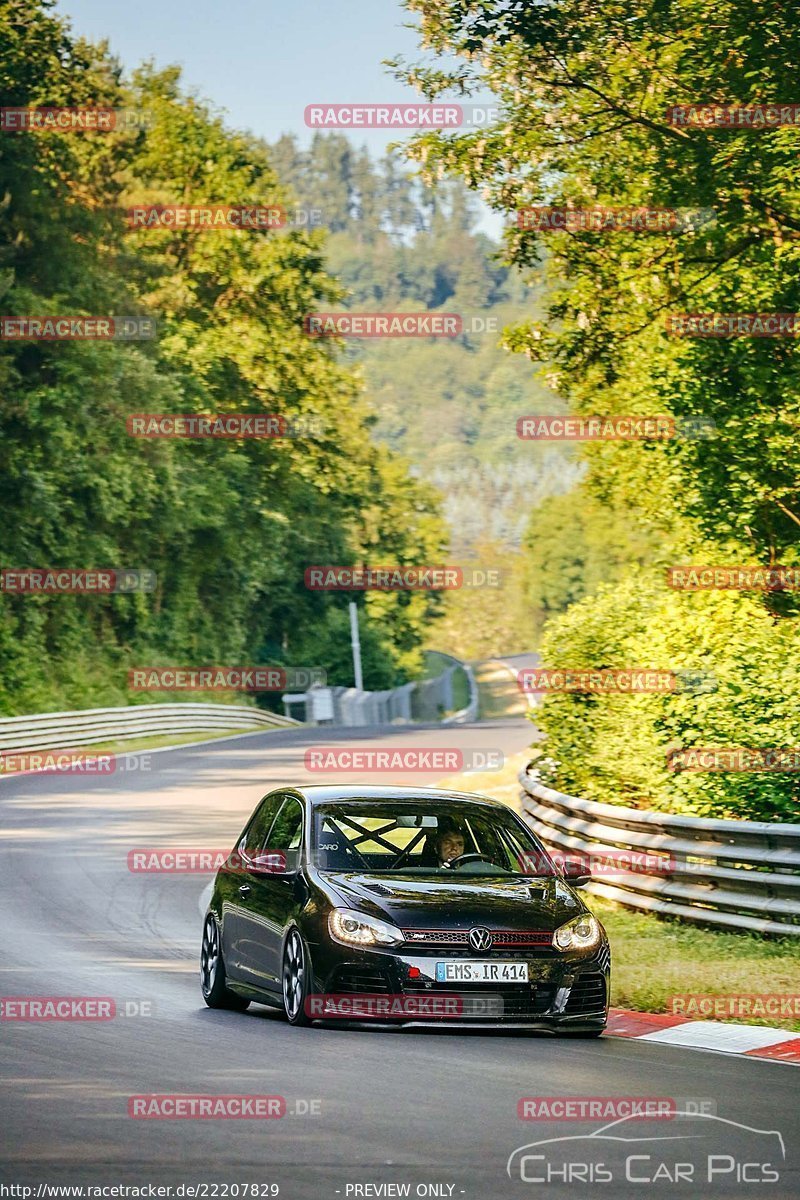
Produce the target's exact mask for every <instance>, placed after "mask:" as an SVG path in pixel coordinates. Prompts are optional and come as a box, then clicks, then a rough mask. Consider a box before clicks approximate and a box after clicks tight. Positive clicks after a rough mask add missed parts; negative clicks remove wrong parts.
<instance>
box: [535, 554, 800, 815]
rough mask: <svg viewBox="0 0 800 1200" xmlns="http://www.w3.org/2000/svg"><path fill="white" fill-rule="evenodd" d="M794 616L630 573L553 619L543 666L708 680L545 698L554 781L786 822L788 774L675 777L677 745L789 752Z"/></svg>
mask: <svg viewBox="0 0 800 1200" xmlns="http://www.w3.org/2000/svg"><path fill="white" fill-rule="evenodd" d="M797 651H798V644H797V631H796V628H795V625H794V622H792V621H786V620H781V619H780V618H775V617H773V616H772V615H771V614H770V613H768V612H766V611H765V609H764V607H763V605H762V604H760V603H759V602H758V601H757V600H754V599H751V598H748V597H745V596H740V595H736V594H728V593H722V594H720V593H715V592H707V593H704V594H701V595H692V594H685V593H679V592H672V591H669V590H668V589H667V587H666V584H665V582H664V579H663V576H661V577H660V578H656V577H654V576H653V574H652V573H649V572H646V571H631V572H629V574H628V577H627V578H626V579H625V580H624V581H619V582H617V583H616V584H614V585H611V584H605V585H601V586H600V587H599V588H598V590H597V592H596V594H595V595H594V596H591V597H587V598H586V599H584V600H581V601H579V602H578V603H576V604H573V605H572V606H571V607H570V608H569V609H568V611H567V612H566V613H564V614H563V615H561V616H559V617H556V618H554V619H553V620H551V621H550V623H549V625H548V627H547V630H546V633H545V636H544V638H543V640H542V645H541V655H542V663H543V665H545V666H548V667H552V668H567V667H568V668H571V669H578V668H589V669H597V668H616V667H618V668H629V667H637V668H653V669H656V670H660V671H673V672H675V671H683V670H693V671H701V672H706V673H708V683H707V685H704V687H705V686H710V685H713V690H708V691H706V690H698V689H692V690H690V689H687V690H679V691H675V692H667V693H663V692H652V693H646V694H643V693H640V694H627V695H610V694H605V695H593V694H590V693H555V692H554V693H551V694H549V695H547V696H545V698H544V700H543V702H542V703H541V704H540V705H539V706H538V708H537V709H536V712H535V720H536V724H537V726H539V728H541V729H542V730H543V731H544V733H545V734H546V735H547V746H546V755H547V757H548V758H550V759H552V760H553V763H554V764H555V765H554V766H553V767H552V768H551V770H552V778H553V779H554V781H555V783H556V785H557V786H558V787H559V788H560V789H561V790H562V791H566V792H571V793H573V794H576V795H581V796H585V797H587V799H592V800H602V801H604V802H606V803H610V804H627V805H633V806H634V807H642V808H656V809H662V810H666V811H672V812H691V813H696V814H699V815H701V816H720V817H741V818H751V819H754V820H784V821H789V820H793V819H795V818H796V816H797V809H798V802H800V776H798V774H797V773H791V772H783V773H781V772H769V771H755V772H741V773H740V772H729V771H720V772H717V771H714V772H704V771H692V770H683V771H674V770H670V769H669V767H668V755H669V754H670V752H671V751H674V750H676V749H680V748H689V747H698V748H700V747H702V748H709V747H713V748H719V749H729V748H737V747H747V748H760V747H764V748H770V747H787V748H793V747H796V746H797V743H798V722H797V714H798V712H799V711H800V659H798V653H797Z"/></svg>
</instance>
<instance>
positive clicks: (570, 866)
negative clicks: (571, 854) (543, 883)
mask: <svg viewBox="0 0 800 1200" xmlns="http://www.w3.org/2000/svg"><path fill="white" fill-rule="evenodd" d="M563 872H564V878H565V879H566V881H567V883H568V884H570V886H571V887H576V888H579V887H584V886H585V885H586V884H587V883H590V882H591V879H592V876H591V875H590V874H589V872H588V871H587V870H586V867H585V866H584V865H583V863H582V862H581V860H580V859H579V858H565V859H564V867H563Z"/></svg>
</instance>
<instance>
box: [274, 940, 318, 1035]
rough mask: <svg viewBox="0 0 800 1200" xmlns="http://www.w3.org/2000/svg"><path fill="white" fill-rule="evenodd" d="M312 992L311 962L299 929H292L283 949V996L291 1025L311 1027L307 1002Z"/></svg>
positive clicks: (287, 1018) (284, 1006) (287, 1017)
mask: <svg viewBox="0 0 800 1200" xmlns="http://www.w3.org/2000/svg"><path fill="white" fill-rule="evenodd" d="M310 991H311V960H310V958H309V956H308V950H307V949H306V945H305V942H304V941H303V939H302V937H301V936H300V931H299V930H298V929H292V930H290V932H289V936H288V937H287V939H286V944H285V945H284V947H283V962H282V963H281V995H282V996H283V1011H284V1012H285V1013H286V1020H287V1021H288V1022H289V1024H290V1025H310V1024H311V1021H310V1019H309V1017H308V1014H307V1013H306V1000H307V999H308V996H309V994H310Z"/></svg>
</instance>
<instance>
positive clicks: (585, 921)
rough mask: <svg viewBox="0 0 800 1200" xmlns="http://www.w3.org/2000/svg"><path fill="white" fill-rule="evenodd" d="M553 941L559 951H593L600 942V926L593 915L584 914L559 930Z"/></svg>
mask: <svg viewBox="0 0 800 1200" xmlns="http://www.w3.org/2000/svg"><path fill="white" fill-rule="evenodd" d="M553 941H554V942H555V944H556V946H557V948H558V949H559V950H591V949H592V947H593V946H596V945H597V943H598V942H599V941H600V926H599V925H598V923H597V921H596V920H595V919H594V917H593V916H592V914H591V913H583V914H582V916H580V917H573V918H572V920H571V921H567V923H566V925H562V926H561V928H560V929H557V930H556V932H555V937H554V938H553Z"/></svg>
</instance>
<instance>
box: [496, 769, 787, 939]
mask: <svg viewBox="0 0 800 1200" xmlns="http://www.w3.org/2000/svg"><path fill="white" fill-rule="evenodd" d="M519 778H520V783H521V784H522V788H523V792H522V810H523V815H524V816H525V817H527V818H528V821H529V823H530V825H531V826H532V828H533V829H534V830H535V832H536V833H537V834H538V835H539V837H541V839H542V840H543V841H544V842H545V843H546V845H547V846H548V847H549V848H551V849H553V850H555V851H558V852H559V854H561V855H564V856H570V855H572V856H575V857H578V858H580V859H582V860H584V861H585V860H586V859H592V858H595V859H597V860H599V861H600V862H601V863H602V862H603V856H604V855H605V856H606V860H608V859H611V858H613V857H615V856H616V855H618V854H619V853H620V852H626V851H630V852H634V853H635V852H639V853H640V854H641V855H642V856H643V862H642V867H643V869H637V870H635V871H629V872H621V871H618V870H617V869H616V867H614V868H613V874H606V873H605V872H603V873H602V874H598V877H597V878H595V879H594V881H593V882H592V883H590V884H588V885H587V890H588V891H591V892H592V893H593V894H594V895H597V896H602V897H605V898H606V899H608V900H614V901H616V902H617V903H619V904H624V905H625V906H626V907H628V908H635V909H643V910H646V911H647V912H654V913H660V914H662V915H667V916H675V917H682V918H683V919H684V920H689V921H695V922H699V923H702V924H709V925H715V926H718V927H720V928H727V929H738V930H749V931H752V932H755V933H762V934H770V935H783V936H792V935H794V936H800V825H784V824H777V823H776V824H771V823H770V822H766V821H764V822H762V821H728V820H718V819H712V818H705V817H684V816H674V815H672V814H670V813H661V812H645V811H642V812H640V811H639V810H638V809H633V808H622V807H618V806H617V805H615V804H600V803H598V802H596V801H594V800H581V799H578V798H577V797H576V796H568V795H565V794H564V793H563V792H556V791H554V790H553V789H552V788H549V787H545V786H544V785H543V784H542V783H541V782H539V780H538V779H537V777H536V773H535V771H534V772H533V773H532V774H528V770H527V768H526V769H525V770H524V771H523V772H522V773H521V774H520V777H519ZM648 864H649V867H648Z"/></svg>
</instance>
